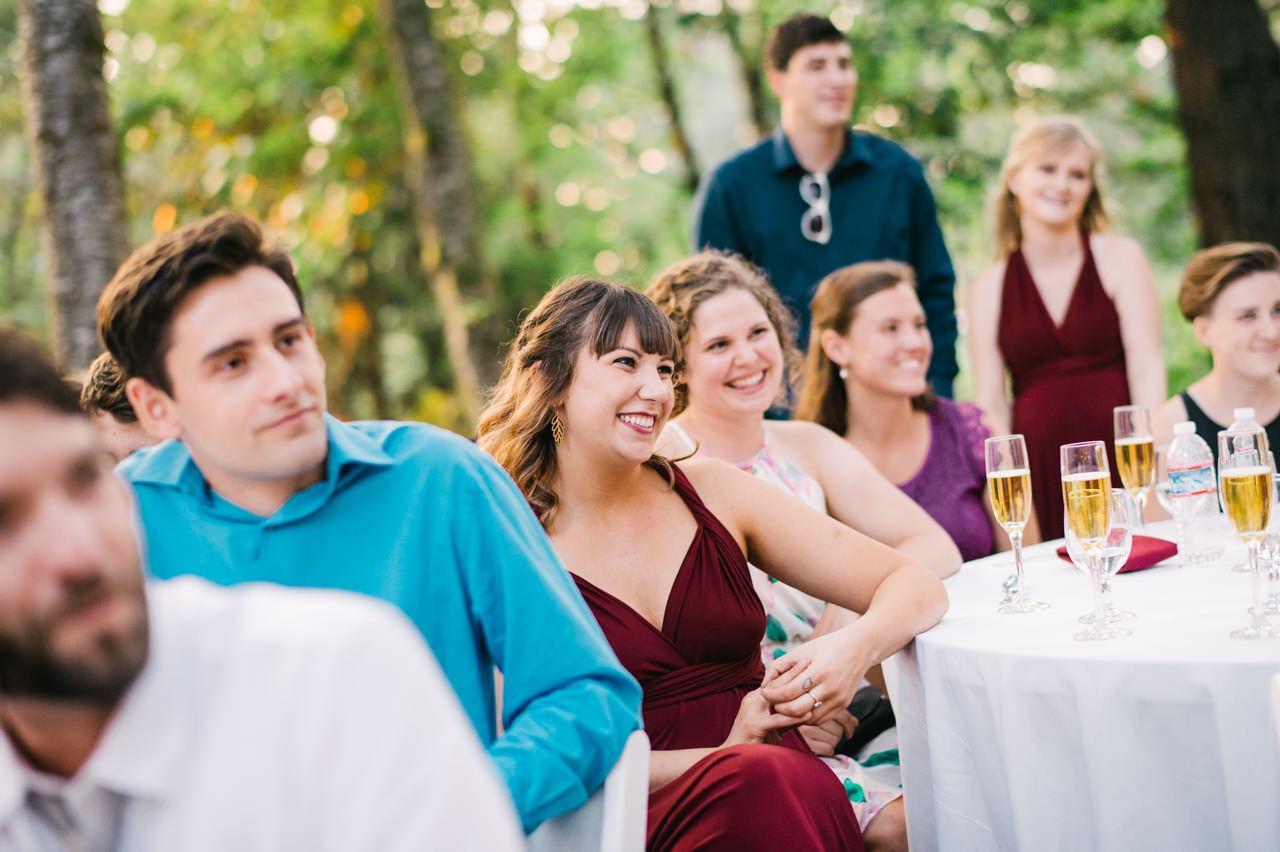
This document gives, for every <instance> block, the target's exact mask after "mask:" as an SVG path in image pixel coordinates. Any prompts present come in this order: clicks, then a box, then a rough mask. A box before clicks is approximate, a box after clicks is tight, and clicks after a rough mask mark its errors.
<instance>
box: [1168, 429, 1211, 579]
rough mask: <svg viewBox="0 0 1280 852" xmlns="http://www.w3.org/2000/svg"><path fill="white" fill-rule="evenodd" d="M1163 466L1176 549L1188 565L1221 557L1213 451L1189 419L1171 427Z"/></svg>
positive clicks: (1199, 563)
mask: <svg viewBox="0 0 1280 852" xmlns="http://www.w3.org/2000/svg"><path fill="white" fill-rule="evenodd" d="M1167 469H1168V472H1169V503H1170V505H1171V506H1172V508H1173V520H1174V524H1175V525H1176V526H1177V530H1178V534H1177V535H1178V553H1179V554H1181V555H1182V559H1183V561H1184V562H1185V563H1186V564H1188V565H1202V564H1205V563H1209V562H1216V561H1217V560H1218V559H1220V558H1222V543H1221V542H1220V541H1219V540H1218V536H1217V531H1218V526H1219V524H1218V481H1217V477H1215V476H1214V468H1213V452H1212V451H1211V450H1210V449H1209V445H1208V444H1206V443H1205V442H1204V440H1203V439H1202V438H1201V437H1200V436H1199V435H1197V434H1196V425H1195V424H1194V423H1192V422H1191V421H1190V420H1184V421H1183V422H1181V423H1178V424H1177V425H1175V426H1174V427H1173V443H1171V444H1169V456H1168V467H1167Z"/></svg>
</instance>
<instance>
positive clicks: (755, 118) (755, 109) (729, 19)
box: [720, 3, 770, 136]
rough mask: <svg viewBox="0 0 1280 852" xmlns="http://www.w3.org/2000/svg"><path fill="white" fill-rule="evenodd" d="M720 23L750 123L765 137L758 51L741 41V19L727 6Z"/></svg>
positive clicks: (766, 115) (766, 111)
mask: <svg viewBox="0 0 1280 852" xmlns="http://www.w3.org/2000/svg"><path fill="white" fill-rule="evenodd" d="M720 23H721V27H722V29H723V30H724V34H725V35H726V36H727V37H728V38H729V46H730V47H732V48H733V55H734V56H736V57H737V58H738V73H739V74H741V75H742V86H743V88H745V89H746V90H747V103H748V104H749V106H750V110H751V123H752V124H753V125H755V128H756V133H757V134H758V135H760V136H766V135H767V134H768V133H769V130H770V127H769V109H768V107H767V106H766V105H765V100H764V83H763V81H762V76H761V75H762V73H763V72H762V71H761V70H760V51H759V50H758V49H757V50H752V49H751V48H749V47H747V44H746V42H744V41H743V39H742V17H741V16H740V15H739V14H738V13H737V12H735V11H733V10H732V9H731V8H730V7H729V4H728V3H726V4H725V5H724V9H723V10H722V11H721V12H720Z"/></svg>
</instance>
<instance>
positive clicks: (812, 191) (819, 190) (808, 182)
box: [800, 172, 831, 246]
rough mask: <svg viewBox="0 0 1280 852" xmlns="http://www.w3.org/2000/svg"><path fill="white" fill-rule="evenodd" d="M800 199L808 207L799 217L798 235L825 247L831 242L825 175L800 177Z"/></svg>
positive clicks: (827, 187)
mask: <svg viewBox="0 0 1280 852" xmlns="http://www.w3.org/2000/svg"><path fill="white" fill-rule="evenodd" d="M800 197H801V198H803V199H804V202H805V204H808V205H809V209H808V210H806V211H804V215H803V216H801V217H800V233H802V234H804V238H805V239H806V240H809V241H811V242H815V243H821V244H822V245H824V246H825V245H826V244H827V243H828V242H830V241H831V184H829V183H828V182H827V176H826V174H825V173H823V172H817V173H814V174H809V173H806V174H805V175H804V176H803V177H801V178H800Z"/></svg>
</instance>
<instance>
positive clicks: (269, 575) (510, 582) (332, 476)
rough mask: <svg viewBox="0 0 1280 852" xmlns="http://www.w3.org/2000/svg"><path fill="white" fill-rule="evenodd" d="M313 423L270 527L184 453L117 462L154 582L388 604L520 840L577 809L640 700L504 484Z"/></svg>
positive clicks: (497, 473) (510, 486)
mask: <svg viewBox="0 0 1280 852" xmlns="http://www.w3.org/2000/svg"><path fill="white" fill-rule="evenodd" d="M327 428H328V431H329V455H328V459H327V460H326V462H325V473H326V475H325V478H324V479H323V480H322V481H320V482H318V483H316V484H315V485H312V486H311V487H310V488H307V489H305V490H303V491H300V492H298V493H297V494H295V495H293V497H291V498H290V499H289V501H288V502H286V503H285V504H284V505H283V506H282V507H280V509H279V510H278V511H276V512H275V513H273V514H272V515H270V516H268V517H262V516H259V515H256V514H254V513H252V512H249V511H247V510H245V509H242V508H240V507H239V506H236V505H234V504H232V503H230V502H228V501H226V500H224V499H223V498H222V497H220V496H219V495H218V494H217V493H216V492H215V491H213V489H211V488H210V487H209V484H208V482H207V481H206V480H205V478H204V475H203V474H201V472H200V469H199V468H198V467H197V466H196V464H195V462H194V461H193V460H192V458H191V455H190V453H189V452H187V449H186V447H185V446H183V445H182V444H181V443H178V442H172V441H171V442H167V443H164V444H161V445H160V446H158V447H154V448H151V449H147V450H143V451H141V452H139V453H137V454H135V455H134V456H133V457H131V458H130V459H128V460H127V461H125V462H124V463H123V464H122V465H121V466H120V468H119V470H120V473H121V475H122V476H124V478H125V479H127V480H128V481H129V482H131V483H132V484H133V487H134V491H135V493H136V494H137V497H138V507H139V512H140V514H141V518H142V523H143V527H144V529H145V530H146V538H147V549H148V563H149V568H150V571H151V573H152V574H153V575H154V576H156V577H159V578H169V577H174V576H177V575H180V574H195V575H198V576H201V577H205V578H207V579H209V580H212V581H214V582H217V583H222V584H232V583H239V582H246V581H269V582H275V583H280V584H283V585H288V586H309V587H321V588H335V589H346V590H349V591H353V592H361V593H364V594H369V595H373V596H375V597H379V598H383V599H384V600H388V601H391V602H392V603H395V604H397V605H398V606H399V607H400V608H401V609H402V610H403V611H404V612H405V614H406V615H408V616H409V618H410V619H411V620H412V621H413V622H414V623H415V624H416V625H417V626H418V628H419V629H420V630H421V631H422V634H423V636H425V637H426V639H427V643H428V644H429V645H430V646H431V650H432V651H433V652H434V653H435V655H436V658H437V659H438V660H439V661H440V665H441V668H443V670H444V673H445V675H446V676H447V677H448V679H449V682H450V684H451V685H452V686H453V688H454V689H455V690H456V691H457V693H458V697H459V698H460V699H461V701H462V704H463V706H464V707H465V708H466V711H467V714H468V715H469V716H470V718H471V722H472V724H474V725H475V727H476V730H477V731H478V732H479V734H480V738H481V740H482V741H483V742H484V743H485V744H486V745H487V746H488V748H489V753H490V755H491V756H492V757H493V759H494V761H495V762H496V763H497V765H498V767H499V769H500V770H501V772H502V774H503V776H504V777H505V779H506V781H507V784H508V787H509V788H510V790H511V793H512V796H513V798H514V800H515V803H516V808H517V810H518V811H519V813H520V816H521V819H522V821H523V823H524V826H525V830H526V831H531V830H532V829H533V828H534V827H536V826H537V825H538V823H540V822H542V821H543V820H544V819H547V818H548V817H551V816H554V815H556V814H559V813H563V812H565V811H568V810H572V809H573V808H576V807H578V806H579V805H581V804H582V803H583V802H584V801H586V798H587V796H588V795H590V794H591V792H593V791H594V790H595V789H596V787H598V786H599V785H600V783H601V782H602V781H603V780H604V777H605V775H606V774H607V773H608V771H609V769H610V768H611V767H612V766H613V764H614V762H615V761H616V760H617V758H618V756H619V755H620V754H621V753H622V747H623V744H624V742H625V740H626V738H627V735H628V734H629V733H630V732H631V731H633V730H636V729H637V728H638V727H639V726H640V687H639V685H638V684H637V683H636V682H635V680H634V679H632V677H631V676H630V675H629V674H627V672H626V671H625V670H624V669H623V668H622V666H621V664H620V663H619V662H618V660H617V658H616V657H615V656H614V654H613V651H612V650H611V649H610V648H609V645H608V643H607V642H606V641H605V638H604V635H603V634H602V633H601V632H600V628H599V626H598V625H597V624H596V622H595V620H594V619H593V618H592V616H591V614H590V612H589V611H588V610H587V607H586V604H585V603H584V602H583V600H582V597H581V595H580V594H579V592H578V590H577V588H576V587H575V585H574V584H573V582H572V580H571V578H570V577H569V574H568V572H566V571H565V570H564V568H563V566H562V565H561V564H560V561H559V559H558V558H557V556H556V554H555V552H554V551H553V550H552V549H551V545H550V542H549V541H548V540H547V537H546V534H545V533H544V532H543V530H542V527H541V526H540V525H539V524H538V521H537V519H536V518H535V517H534V515H533V512H532V511H531V510H530V509H529V506H528V504H527V503H526V502H525V500H524V498H523V496H522V495H521V494H520V491H519V489H517V488H516V486H515V484H514V483H513V482H512V481H511V479H510V478H509V477H508V476H507V474H506V472H505V471H503V470H502V469H501V468H500V467H499V466H498V465H497V463H496V462H494V461H493V460H492V459H491V458H490V457H489V456H487V455H485V454H484V453H482V452H481V451H480V450H478V449H476V447H475V446H474V445H473V444H471V443H470V442H469V441H467V440H466V439H464V438H461V437H459V436H457V435H454V434H452V433H450V432H446V431H444V430H442V429H436V428H434V427H431V426H426V425H424V424H419V423H397V422H362V423H340V422H339V421H337V420H336V419H334V418H332V417H330V418H328V419H327ZM495 667H496V668H497V669H499V670H500V671H502V673H503V696H502V698H503V701H502V708H503V719H502V721H503V730H504V733H503V735H502V736H501V737H499V736H497V734H496V731H495V725H496V721H495V720H496V711H495V700H494V682H493V671H494V668H495ZM370 723H371V724H377V720H376V719H373V720H370ZM430 723H431V720H430V719H424V720H423V724H430ZM441 782H442V783H448V770H447V768H445V767H442V768H441Z"/></svg>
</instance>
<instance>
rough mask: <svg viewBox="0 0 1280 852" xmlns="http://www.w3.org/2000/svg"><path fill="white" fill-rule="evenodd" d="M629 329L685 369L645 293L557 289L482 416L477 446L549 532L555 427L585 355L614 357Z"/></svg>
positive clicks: (604, 287)
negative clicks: (515, 487)
mask: <svg viewBox="0 0 1280 852" xmlns="http://www.w3.org/2000/svg"><path fill="white" fill-rule="evenodd" d="M628 329H634V330H635V333H636V336H637V337H638V338H639V340H640V348H641V349H643V350H644V351H645V352H647V353H650V354H656V355H660V356H662V357H664V358H670V359H672V360H673V361H675V362H676V369H677V370H678V369H679V367H680V341H679V340H678V339H677V337H676V335H675V332H674V330H673V329H672V328H671V323H670V322H668V321H667V318H666V317H665V316H664V315H663V314H662V311H660V310H658V307H657V305H655V304H654V303H653V302H651V301H649V300H648V299H646V298H645V297H644V296H643V295H641V294H640V293H639V292H637V291H636V290H633V289H631V288H630V287H623V286H622V285H620V284H612V283H609V282H606V281H595V280H592V279H588V278H571V279H569V280H567V281H563V282H561V283H560V284H557V285H556V286H555V287H554V288H552V290H551V291H550V292H549V293H547V295H545V296H543V297H542V301H540V302H538V305H537V307H535V308H534V309H533V311H532V312H530V314H529V315H528V316H527V317H525V319H524V322H522V323H521V324H520V330H519V332H517V333H516V339H515V341H514V342H513V343H512V344H511V349H510V351H509V352H508V353H507V357H506V360H505V362H504V363H503V367H502V378H501V379H499V380H498V384H497V385H496V386H495V387H494V389H493V393H492V395H491V402H490V403H489V406H488V407H487V408H486V409H485V410H484V412H483V413H482V414H481V415H480V424H479V426H478V427H477V431H478V438H477V440H476V443H477V445H478V446H479V447H480V449H482V450H484V451H485V452H487V453H489V454H490V455H491V456H493V457H494V458H495V459H497V461H498V464H500V465H502V466H503V467H504V468H506V471H507V473H509V474H510V475H511V478H512V479H514V480H515V483H516V485H518V486H519V487H520V490H521V492H523V493H524V496H525V499H527V500H528V501H529V503H530V505H531V506H533V509H534V511H535V512H537V513H538V517H539V519H540V520H541V521H542V525H543V526H544V527H550V525H551V523H552V521H553V520H554V518H555V514H556V508H557V505H558V498H557V496H556V493H555V491H554V490H553V489H552V483H553V482H554V481H555V475H556V469H557V458H556V453H557V449H556V442H555V439H554V438H553V437H552V434H551V420H552V417H553V416H554V415H555V413H556V408H557V407H558V406H560V405H561V404H562V403H563V402H564V398H565V395H566V394H567V393H568V392H569V387H570V385H572V384H573V378H574V374H573V368H574V364H575V362H576V361H577V358H578V353H579V352H581V351H582V349H583V348H584V347H587V348H589V349H590V350H591V352H593V353H595V354H596V355H603V354H605V353H606V352H610V351H612V350H614V349H616V348H617V347H618V346H619V345H620V343H621V340H622V336H623V335H624V334H625V333H626V332H627V330H628ZM569 426H570V428H572V424H569ZM648 463H649V464H650V465H651V466H653V467H655V468H656V469H658V470H659V471H660V472H662V473H663V474H664V475H666V476H667V478H668V480H670V479H671V476H672V474H671V469H670V463H669V462H667V460H666V459H663V458H662V457H660V456H653V457H651V458H650V459H649V462H648Z"/></svg>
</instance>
